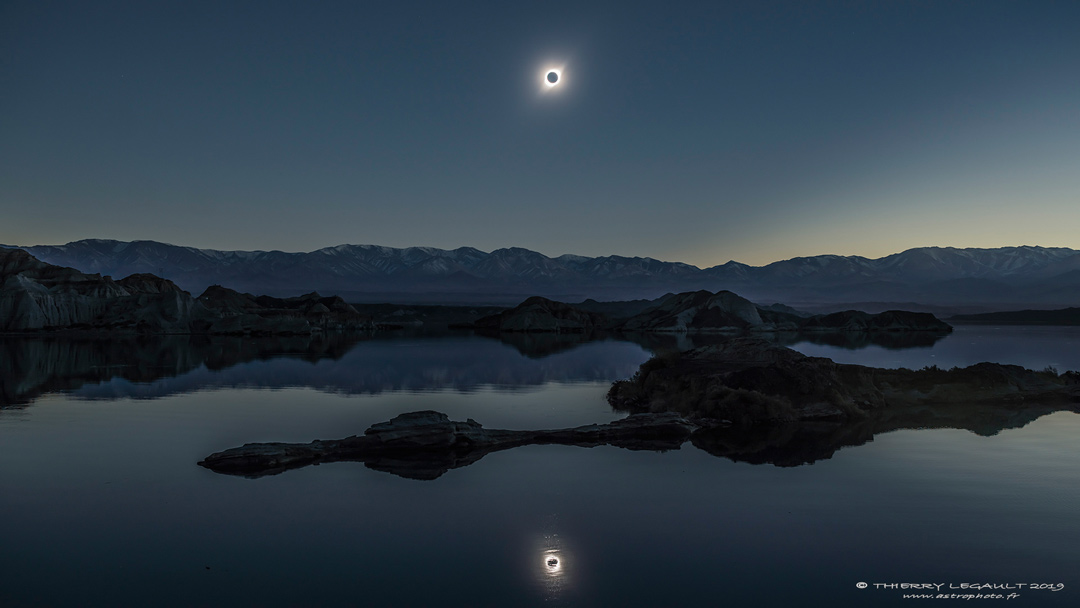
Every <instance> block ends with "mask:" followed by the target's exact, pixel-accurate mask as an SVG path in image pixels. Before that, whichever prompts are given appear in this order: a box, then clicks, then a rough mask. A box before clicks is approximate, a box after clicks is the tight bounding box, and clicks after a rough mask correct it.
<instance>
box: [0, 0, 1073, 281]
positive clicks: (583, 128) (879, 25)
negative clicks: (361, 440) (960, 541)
mask: <svg viewBox="0 0 1080 608" xmlns="http://www.w3.org/2000/svg"><path fill="white" fill-rule="evenodd" d="M1078 32H1080V3H1078V2H1006V3H1002V2H987V1H980V2H947V1H939V2H894V3H882V2H866V3H858V2H838V3H806V2H796V3H768V2H739V3H723V2H702V3H679V2H656V3H633V2H617V3H611V4H599V3H580V2H574V3H566V4H559V3H552V2H545V3H513V2H499V3H483V4H482V3H461V4H459V3H447V2H433V3H401V2H395V3H364V2H345V3H329V2H320V3H312V2H250V3H247V2H243V3H241V2H223V1H217V2H205V3H202V2H190V1H187V2H175V3H170V2H134V3H109V2H75V3H59V2H46V1H40V0H35V1H33V2H18V1H15V2H12V1H10V0H7V1H4V2H0V242H5V243H11V244H24V245H29V244H55V243H62V242H66V241H69V240H75V239H80V238H90V237H97V238H117V239H123V240H131V239H154V240H161V241H167V242H172V243H175V244H182V245H193V246H199V247H213V248H219V249H284V250H291V251H298V250H311V249H316V248H319V247H323V246H329V245H336V244H341V243H374V244H382V245H391V246H408V245H432V246H438V247H456V246H461V245H470V246H475V247H478V248H480V249H483V250H491V249H494V248H498V247H505V246H523V247H528V248H531V249H536V250H539V251H541V252H543V253H546V254H548V255H559V254H563V253H577V254H584V255H604V254H615V253H617V254H624V255H644V256H652V257H656V258H661V259H667V260H680V261H686V262H690V263H694V264H698V265H701V266H708V265H712V264H717V263H722V262H725V261H727V260H729V259H736V260H739V261H743V262H747V263H757V264H760V263H767V262H770V261H773V260H777V259H782V258H787V257H792V256H796V255H814V254H821V253H839V254H860V255H867V256H872V257H876V256H879V255H884V254H888V253H892V252H895V251H899V250H902V249H905V248H909V247H915V246H922V245H943V246H983V247H994V246H1003V245H1021V244H1029V245H1046V246H1051V245H1053V246H1069V247H1074V248H1080V34H1078ZM550 66H561V67H563V74H564V80H563V82H562V83H561V84H560V85H559V86H558V87H556V88H554V89H550V90H547V91H544V90H543V86H542V72H543V70H544V69H545V68H546V67H550Z"/></svg>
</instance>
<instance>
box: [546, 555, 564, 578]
mask: <svg viewBox="0 0 1080 608" xmlns="http://www.w3.org/2000/svg"><path fill="white" fill-rule="evenodd" d="M561 558H562V556H561V555H559V554H558V553H557V552H555V551H546V552H545V553H544V570H545V573H546V574H547V575H548V576H549V577H550V578H553V579H558V578H559V577H560V576H561V575H562V569H563V563H562V559H561Z"/></svg>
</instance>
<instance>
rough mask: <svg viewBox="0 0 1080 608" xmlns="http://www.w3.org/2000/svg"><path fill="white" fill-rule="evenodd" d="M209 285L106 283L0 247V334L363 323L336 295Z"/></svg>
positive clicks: (293, 330)
mask: <svg viewBox="0 0 1080 608" xmlns="http://www.w3.org/2000/svg"><path fill="white" fill-rule="evenodd" d="M215 289H216V291H215V294H214V297H208V298H207V297H206V296H205V295H204V298H205V299H206V301H205V302H204V301H203V299H196V298H194V297H192V295H191V294H189V293H188V292H186V291H184V290H182V289H180V288H179V287H177V286H176V285H175V284H174V283H173V282H172V281H169V280H167V279H163V278H161V277H157V276H154V275H152V274H133V275H131V276H129V277H126V278H124V279H121V280H119V281H114V280H113V279H112V278H111V277H107V276H105V277H103V276H101V275H98V274H85V273H82V272H79V271H78V270H75V269H73V268H63V267H60V266H53V265H51V264H46V263H44V262H41V261H40V260H37V259H35V258H34V257H33V256H31V255H30V254H28V253H26V252H25V251H22V250H19V249H0V332H34V331H40V330H72V331H79V330H89V331H107V332H122V333H140V334H199V333H210V334H310V333H312V332H317V331H327V330H355V329H367V328H369V327H370V325H371V323H370V319H369V318H367V317H365V316H364V315H360V314H359V313H357V312H356V310H355V309H353V308H352V307H351V306H349V305H348V304H347V303H345V302H344V300H342V299H341V298H338V297H330V298H324V297H322V296H319V295H318V294H316V293H312V294H308V295H306V296H300V297H299V298H288V299H278V298H267V297H265V296H260V297H255V296H251V295H248V294H239V293H237V292H235V291H232V290H229V289H226V288H222V287H216V288H215ZM208 291H209V290H208Z"/></svg>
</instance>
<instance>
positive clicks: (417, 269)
mask: <svg viewBox="0 0 1080 608" xmlns="http://www.w3.org/2000/svg"><path fill="white" fill-rule="evenodd" d="M25 249H26V250H27V251H28V252H30V253H32V254H33V255H35V256H37V257H38V258H39V259H41V260H43V261H46V262H49V263H52V264H59V265H62V266H70V267H73V268H77V269H79V270H81V271H83V272H88V273H100V274H105V275H112V276H126V275H129V274H134V273H154V274H158V275H163V276H165V277H168V278H169V279H171V280H172V281H174V282H175V283H176V284H177V285H179V286H180V287H181V288H183V289H186V290H189V291H191V292H192V293H199V292H201V291H202V290H204V289H205V288H206V287H208V286H210V285H214V284H220V285H229V286H232V287H234V288H236V289H239V290H241V291H249V292H252V293H268V294H271V295H288V294H295V293H304V292H310V291H313V290H318V291H321V292H323V293H337V294H340V295H343V296H344V297H346V298H347V299H348V300H349V301H353V302H359V301H363V302H379V301H381V302H386V301H394V302H407V303H422V302H429V303H432V302H438V303H450V302H467V303H470V304H477V303H490V304H512V303H514V302H520V301H521V300H522V299H523V298H524V297H528V296H532V295H542V296H545V297H548V298H550V299H553V300H559V301H581V300H584V299H586V298H594V299H598V300H631V299H641V298H644V299H655V298H656V297H658V296H660V295H661V294H664V293H668V292H672V293H679V292H686V291H698V290H709V291H713V292H715V291H716V290H729V291H733V292H736V293H739V294H741V295H742V296H744V297H748V298H750V299H751V300H754V301H758V302H786V303H789V304H800V305H804V304H805V305H810V304H813V305H816V306H818V307H819V308H820V307H823V306H828V305H833V304H848V305H850V304H853V303H871V302H880V303H884V304H883V305H882V307H881V308H878V309H877V310H886V309H888V308H890V307H891V308H897V307H898V306H896V305H895V303H899V302H903V303H911V304H910V305H907V304H905V305H904V306H903V308H905V309H911V310H914V309H919V310H932V309H933V308H935V307H966V308H981V309H983V310H1017V309H1019V308H1024V307H1042V308H1050V307H1055V306H1056V307H1059V308H1060V307H1064V306H1070V305H1075V303H1076V302H1077V301H1080V251H1076V250H1073V249H1067V248H1061V247H1056V248H1053V247H1026V246H1025V247H1002V248H997V249H956V248H951V247H921V248H917V249H909V250H907V251H904V252H901V253H897V254H893V255H889V256H886V257H883V258H877V259H872V258H865V257H860V256H839V255H819V256H812V257H799V258H792V259H789V260H781V261H778V262H774V263H772V264H768V265H766V266H749V265H746V264H741V263H739V262H735V261H731V262H728V263H725V264H721V265H718V266H713V267H709V268H698V267H697V266H692V265H689V264H683V263H679V262H664V261H660V260H655V259H652V258H643V257H624V256H602V257H586V256H578V255H560V256H558V257H548V256H546V255H543V254H541V253H537V252H535V251H530V250H528V249H522V248H518V247H511V248H506V249H497V250H495V251H492V252H483V251H480V250H478V249H474V248H471V247H460V248H458V249H452V250H447V249H438V248H434V247H407V248H402V249H399V248H393V247H380V246H375V245H339V246H336V247H327V248H324V249H319V250H316V251H311V252H306V253H287V252H282V251H219V250H213V249H196V248H193V247H180V246H175V245H168V244H164V243H157V242H154V241H133V242H122V241H110V240H83V241H75V242H72V243H68V244H66V245H56V246H51V245H49V246H44V245H39V246H31V247H25ZM890 302H891V303H894V304H893V305H892V306H890V305H889V304H888V303H890ZM918 307H921V308H918ZM834 309H835V307H834Z"/></svg>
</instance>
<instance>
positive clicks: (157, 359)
mask: <svg viewBox="0 0 1080 608" xmlns="http://www.w3.org/2000/svg"><path fill="white" fill-rule="evenodd" d="M360 339H362V336H361V335H348V334H328V335H315V336H302V337H301V336H295V337H263V338H240V337H213V338H211V337H207V336H156V337H125V338H112V339H109V338H85V339H71V338H7V339H0V407H2V406H11V405H25V404H27V403H30V402H32V401H33V400H34V399H36V398H37V397H38V396H40V395H42V394H45V393H51V392H58V391H72V390H77V389H80V388H81V387H85V386H87V385H106V384H116V385H118V386H119V385H127V386H136V385H143V384H146V383H152V382H155V381H159V380H161V379H163V378H177V377H181V376H185V375H187V374H191V373H193V372H195V371H197V370H200V369H201V370H203V372H205V374H213V373H215V372H217V371H219V370H224V369H228V368H231V367H233V366H236V365H238V364H239V363H242V362H248V361H257V360H262V361H267V360H272V359H274V358H279V357H286V358H290V359H293V360H303V361H308V362H310V363H314V362H318V361H321V360H324V359H331V360H333V359H339V358H340V357H341V356H342V355H343V354H344V353H345V352H347V351H348V350H349V349H350V348H352V347H353V346H354V345H355V344H356V343H357V342H358V341H359V340H360ZM205 374H204V375H205ZM115 396H117V397H121V396H128V395H124V394H117V395H115ZM133 396H138V395H133Z"/></svg>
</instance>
